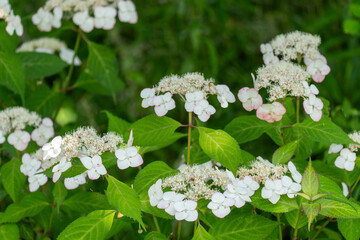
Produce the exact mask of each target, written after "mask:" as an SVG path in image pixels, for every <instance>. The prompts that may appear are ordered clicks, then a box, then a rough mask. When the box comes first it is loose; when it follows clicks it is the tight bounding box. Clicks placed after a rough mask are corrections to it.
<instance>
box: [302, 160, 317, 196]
mask: <svg viewBox="0 0 360 240" xmlns="http://www.w3.org/2000/svg"><path fill="white" fill-rule="evenodd" d="M319 184H320V182H319V177H318V175H317V173H316V172H315V169H314V168H313V167H312V165H311V161H309V164H308V166H307V167H306V169H305V172H304V174H303V177H302V180H301V189H302V190H303V192H304V193H305V194H306V195H308V196H309V197H310V199H311V198H312V197H313V196H315V195H316V194H317V193H318V192H319Z"/></svg>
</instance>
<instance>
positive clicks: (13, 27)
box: [6, 11, 24, 36]
mask: <svg viewBox="0 0 360 240" xmlns="http://www.w3.org/2000/svg"><path fill="white" fill-rule="evenodd" d="M6 21H7V26H6V31H7V32H8V33H9V34H10V35H13V34H14V32H16V34H17V35H18V36H22V35H23V33H24V29H23V26H22V24H21V18H20V16H18V15H16V16H15V15H14V13H13V12H12V11H11V13H10V15H9V16H8V17H7V18H6Z"/></svg>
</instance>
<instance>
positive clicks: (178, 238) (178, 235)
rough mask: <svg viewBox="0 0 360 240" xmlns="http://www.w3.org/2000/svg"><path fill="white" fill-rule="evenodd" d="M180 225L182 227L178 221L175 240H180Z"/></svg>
mask: <svg viewBox="0 0 360 240" xmlns="http://www.w3.org/2000/svg"><path fill="white" fill-rule="evenodd" d="M181 225H182V221H180V222H179V224H178V230H177V240H180V237H181Z"/></svg>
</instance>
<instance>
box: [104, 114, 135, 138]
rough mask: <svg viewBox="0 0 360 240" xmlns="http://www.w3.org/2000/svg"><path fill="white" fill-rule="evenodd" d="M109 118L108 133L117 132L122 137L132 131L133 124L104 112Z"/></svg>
mask: <svg viewBox="0 0 360 240" xmlns="http://www.w3.org/2000/svg"><path fill="white" fill-rule="evenodd" d="M104 112H105V113H106V116H107V118H108V120H109V121H108V131H110V132H116V133H119V134H121V135H126V134H127V133H128V130H129V129H130V126H131V124H130V123H129V122H128V121H125V120H124V119H122V118H119V117H117V116H115V115H113V114H111V113H110V112H108V111H104Z"/></svg>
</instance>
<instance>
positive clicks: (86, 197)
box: [61, 192, 111, 213]
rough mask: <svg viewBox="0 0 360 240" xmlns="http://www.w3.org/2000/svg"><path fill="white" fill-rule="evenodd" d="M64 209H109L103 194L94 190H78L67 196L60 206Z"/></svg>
mask: <svg viewBox="0 0 360 240" xmlns="http://www.w3.org/2000/svg"><path fill="white" fill-rule="evenodd" d="M61 207H62V208H64V209H65V210H68V211H75V212H79V213H89V212H92V211H95V210H101V209H111V206H110V205H109V203H108V201H107V200H106V197H105V195H104V194H101V193H96V192H79V193H76V194H75V195H73V196H71V197H69V198H67V199H66V200H65V201H64V202H63V204H62V206H61Z"/></svg>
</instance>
